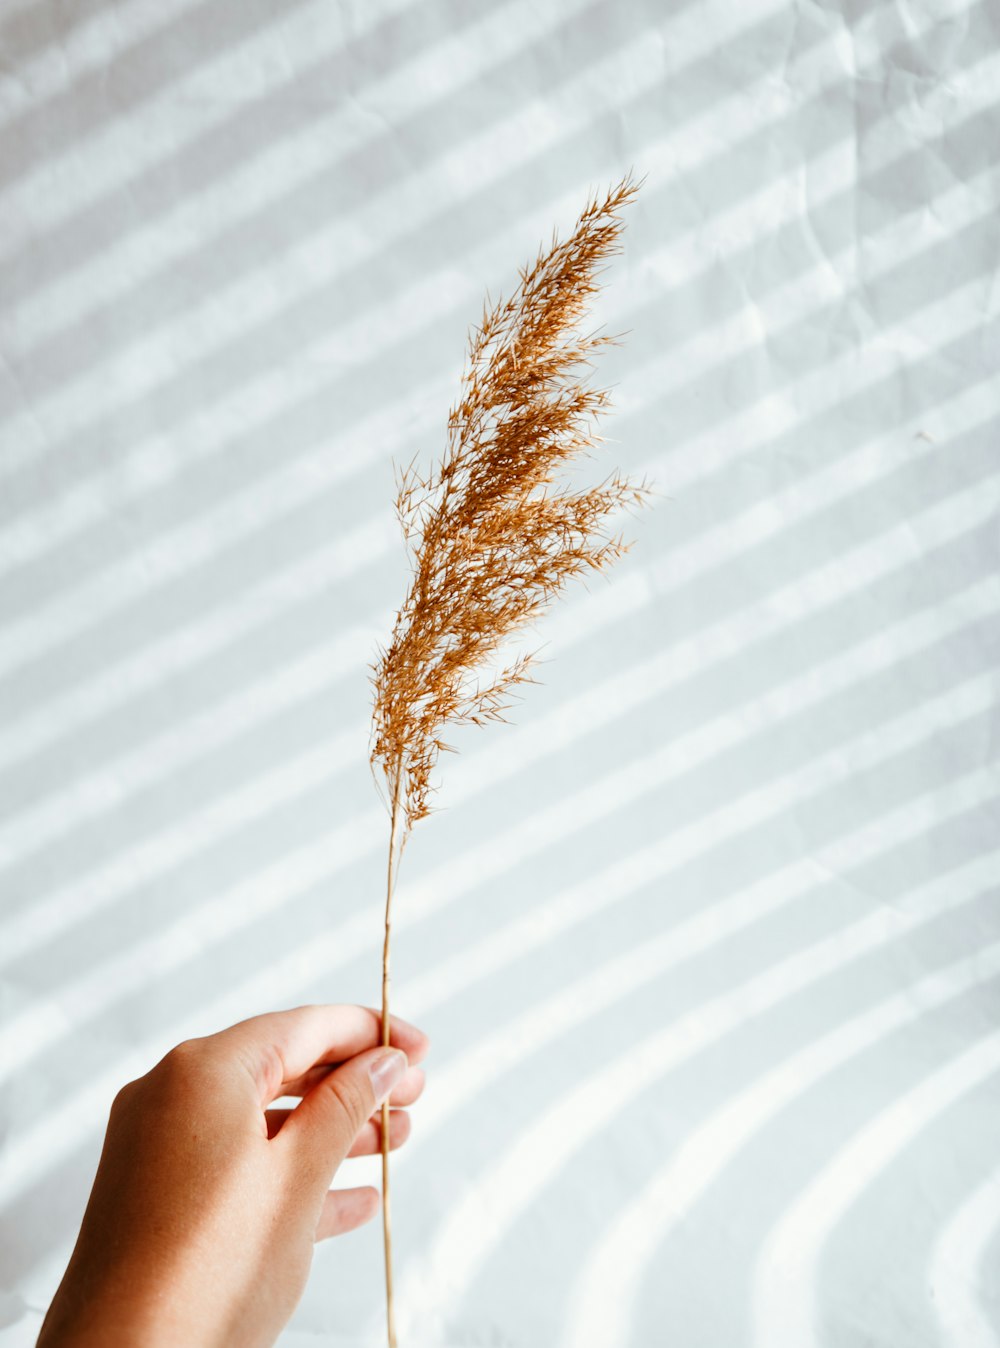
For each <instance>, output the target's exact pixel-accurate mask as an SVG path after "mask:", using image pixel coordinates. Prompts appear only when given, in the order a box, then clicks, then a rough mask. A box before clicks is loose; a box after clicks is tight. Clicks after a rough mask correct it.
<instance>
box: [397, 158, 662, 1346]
mask: <svg viewBox="0 0 1000 1348" xmlns="http://www.w3.org/2000/svg"><path fill="white" fill-rule="evenodd" d="M643 181H644V179H642V180H639V181H638V182H637V181H635V180H634V179H633V178H632V176H631V173H628V174H626V175H625V177H624V178H623V179H622V181H621V182H620V183H619V184H618V185H617V186H616V187H614V188H612V189H611V190H610V191H609V192H608V193H607V195H606V196H605V199H604V200H603V201H602V202H598V200H597V198H596V197H594V198H593V199H592V200H590V201H589V202H588V204H587V206H586V207H585V209H584V211H583V213H582V214H581V215H580V218H579V220H578V222H577V225H576V228H575V229H574V231H573V233H572V234H571V235H570V237H569V238H568V239H567V240H566V241H565V242H564V243H560V242H559V241H558V239H557V238H556V235H555V233H554V232H553V238H552V244H551V246H550V248H549V249H548V251H547V252H542V251H541V250H540V251H539V254H538V257H537V259H536V261H535V262H534V264H533V265H532V266H531V267H530V268H529V267H524V268H522V269H520V272H519V275H520V278H521V280H520V284H519V286H518V287H517V289H516V290H515V292H514V294H513V295H512V296H511V298H510V299H509V300H506V301H504V300H503V299H502V297H501V299H499V300H498V301H497V302H496V304H494V305H493V306H492V307H489V304H488V302H487V304H484V306H483V318H482V322H481V323H480V324H479V326H478V327H475V328H473V329H472V332H471V333H470V337H469V353H468V361H467V365H466V369H465V372H464V374H463V377H462V396H461V400H460V402H459V403H458V404H457V406H455V407H453V408H452V409H451V411H450V412H449V415H448V441H447V448H446V450H445V452H444V454H443V456H442V458H441V461H440V464H439V466H438V467H437V468H436V469H435V470H432V471H430V472H428V473H427V474H426V475H423V474H422V473H420V472H419V471H418V470H417V469H416V468H415V467H414V465H413V464H411V465H410V466H409V467H408V468H406V469H405V470H403V471H402V472H401V473H400V474H398V479H397V486H398V490H397V498H396V511H397V514H398V516H399V521H400V524H401V526H402V529H403V535H404V538H405V540H406V544H407V547H408V550H409V553H410V558H411V563H412V570H413V579H412V582H411V585H410V589H409V593H408V594H407V596H406V598H405V600H404V602H403V605H402V607H401V608H400V609H399V611H398V613H397V615H396V622H395V626H394V627H393V632H392V638H391V640H390V642H389V645H388V647H386V648H381V647H380V648H379V653H378V659H377V661H376V662H375V664H374V665H373V667H372V670H373V673H372V683H373V685H374V703H375V707H374V716H373V724H372V743H371V764H372V769H373V771H374V770H375V769H376V767H380V768H381V769H382V772H383V773H384V775H385V780H386V784H387V787H388V798H387V801H386V803H387V807H388V809H389V813H390V817H391V827H390V837H389V862H388V876H387V883H386V905H385V938H384V944H383V949H382V1039H383V1043H385V1044H388V1043H389V934H390V909H391V904H392V895H393V889H394V885H395V878H396V874H397V872H398V867H399V860H400V857H401V855H402V851H403V846H404V844H405V841H406V838H407V836H408V835H409V832H410V829H411V828H412V827H413V825H414V824H415V823H416V822H417V821H418V820H419V819H422V818H423V817H424V816H425V815H426V814H428V813H429V812H430V810H429V807H428V804H427V798H428V795H429V793H430V792H431V790H432V783H431V773H432V772H433V770H434V766H435V764H436V762H437V759H438V756H439V754H440V753H441V751H442V750H445V749H449V748H450V747H451V746H450V745H448V744H446V743H445V741H444V740H443V739H442V734H443V733H444V730H445V727H446V726H457V725H463V724H464V725H469V724H472V725H482V724H484V722H486V721H494V720H503V719H505V718H504V715H503V713H504V711H505V710H507V708H508V707H509V705H510V702H509V696H510V693H511V690H512V689H513V688H514V687H515V686H516V685H518V684H521V683H525V682H533V680H532V679H531V677H530V675H529V669H530V667H531V662H532V659H533V656H532V655H530V654H522V655H519V656H517V657H516V658H515V659H514V660H513V661H512V662H511V663H509V664H507V665H506V666H505V667H503V668H501V669H500V670H499V671H495V670H494V671H493V672H492V673H488V674H487V677H486V685H485V687H482V686H481V684H480V679H481V678H482V676H483V674H484V672H485V671H488V669H489V662H490V661H491V660H492V658H493V657H494V656H495V655H496V653H497V651H498V650H499V648H500V647H501V645H502V644H503V643H504V642H505V641H506V639H507V638H508V637H509V636H510V635H511V634H512V633H513V632H514V631H515V630H517V629H519V628H521V627H523V626H525V625H526V624H528V623H531V622H532V621H533V620H534V619H535V618H537V617H538V616H539V614H540V613H541V611H542V610H543V609H545V608H546V607H547V606H548V604H549V603H550V602H551V600H552V599H553V598H555V596H556V595H557V594H558V593H559V591H560V590H561V589H562V587H563V586H564V585H565V583H566V582H567V581H568V580H569V579H570V578H571V577H572V576H578V575H580V574H582V573H586V572H589V571H592V570H598V571H599V570H601V569H602V568H603V567H605V566H607V565H608V564H609V563H611V562H613V561H615V560H616V559H617V558H618V557H620V556H621V555H622V554H623V553H624V552H626V551H628V548H629V547H630V546H631V545H630V544H629V543H626V542H625V540H624V539H623V538H622V536H621V535H620V534H615V535H611V536H609V535H607V534H605V533H604V532H602V528H601V526H602V525H604V524H605V522H606V521H607V520H608V518H609V517H610V516H612V515H613V514H615V512H616V511H618V510H619V509H621V508H622V507H625V506H627V505H629V504H631V503H636V504H642V503H643V502H644V500H645V498H646V497H647V496H648V495H649V494H650V488H649V487H648V486H647V485H646V483H645V482H644V481H643V482H642V483H638V484H636V483H632V482H630V481H628V480H627V479H626V478H624V477H622V476H621V475H620V474H619V473H617V472H614V473H612V474H611V475H610V476H608V477H607V478H606V479H605V480H604V481H603V482H601V483H600V484H599V485H598V486H596V487H590V488H586V489H583V490H579V491H571V490H567V489H565V488H564V487H560V486H558V485H557V474H558V473H559V472H560V470H562V469H563V468H565V466H566V465H567V464H569V462H570V461H571V460H573V459H575V458H577V457H579V456H581V455H585V454H587V453H588V451H589V450H590V449H591V448H592V447H593V446H594V445H595V444H596V443H597V442H598V441H600V439H601V437H600V436H597V435H595V434H594V433H593V430H592V429H591V427H590V426H589V425H588V422H589V421H590V420H591V419H592V418H593V417H594V416H595V415H596V414H597V413H599V412H602V411H603V410H605V408H606V407H607V406H608V405H609V395H608V390H606V389H591V388H589V387H587V386H585V385H584V384H583V383H581V382H579V379H578V377H577V376H576V375H575V374H574V371H575V370H576V369H577V368H578V367H579V366H580V365H589V364H591V361H590V360H589V356H590V355H591V354H592V353H593V352H594V351H595V350H596V349H597V348H598V347H600V346H603V345H606V344H614V345H617V344H618V343H617V339H616V338H615V337H608V336H603V335H593V334H592V335H589V336H584V335H581V334H580V333H579V332H578V330H577V324H578V323H579V321H580V320H581V318H583V316H584V315H585V313H586V310H587V306H588V301H589V300H590V298H591V296H592V295H594V294H596V293H597V291H598V290H599V288H600V287H599V285H598V284H597V282H596V280H595V275H596V269H597V264H598V263H599V262H600V261H602V260H603V259H604V258H606V257H608V256H609V255H610V254H612V253H614V252H620V251H621V250H620V248H619V247H618V246H617V245H618V237H619V234H620V233H621V231H622V228H623V225H622V221H621V219H620V217H619V216H618V215H617V214H616V212H617V211H618V209H619V207H621V206H623V205H624V204H626V203H627V202H628V201H630V200H631V198H632V197H633V196H634V195H635V193H636V192H637V191H638V189H639V187H640V186H641V185H642V182H643ZM376 784H377V776H376ZM382 1195H383V1201H382V1221H383V1232H384V1245H385V1275H386V1309H387V1316H388V1339H389V1345H390V1348H396V1335H395V1327H394V1317H393V1301H392V1240H391V1226H390V1213H389V1105H388V1102H386V1103H384V1104H383V1106H382Z"/></svg>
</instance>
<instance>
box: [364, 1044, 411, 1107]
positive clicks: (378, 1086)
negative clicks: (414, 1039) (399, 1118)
mask: <svg viewBox="0 0 1000 1348" xmlns="http://www.w3.org/2000/svg"><path fill="white" fill-rule="evenodd" d="M408 1066H409V1063H408V1061H407V1057H406V1054H405V1053H404V1052H403V1050H402V1049H401V1048H394V1049H391V1050H390V1051H389V1052H388V1053H383V1054H382V1056H381V1057H380V1058H376V1059H375V1060H374V1062H373V1063H372V1064H371V1066H370V1067H369V1068H368V1075H369V1077H371V1083H372V1089H373V1090H374V1091H375V1099H376V1101H377V1102H378V1103H380V1104H381V1102H382V1101H383V1100H384V1099H385V1097H386V1096H387V1095H388V1094H389V1092H390V1091H391V1090H392V1088H393V1086H395V1084H396V1082H397V1081H398V1080H399V1078H400V1077H401V1076H402V1075H403V1073H404V1072H405V1071H406V1069H407V1067H408Z"/></svg>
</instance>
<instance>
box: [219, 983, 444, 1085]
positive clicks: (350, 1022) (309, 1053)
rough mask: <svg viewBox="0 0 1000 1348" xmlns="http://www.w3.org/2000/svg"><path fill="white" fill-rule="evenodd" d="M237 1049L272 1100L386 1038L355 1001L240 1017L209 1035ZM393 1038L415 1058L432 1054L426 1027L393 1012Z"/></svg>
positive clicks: (375, 1015)
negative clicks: (319, 1069) (311, 1073)
mask: <svg viewBox="0 0 1000 1348" xmlns="http://www.w3.org/2000/svg"><path fill="white" fill-rule="evenodd" d="M210 1037H211V1038H212V1039H215V1040H217V1041H218V1042H219V1043H220V1044H226V1045H228V1046H229V1047H230V1048H233V1049H235V1050H236V1051H237V1052H239V1053H240V1055H241V1056H242V1057H243V1060H244V1062H245V1063H246V1064H247V1066H248V1067H249V1068H250V1070H251V1072H252V1073H253V1075H254V1077H255V1079H256V1081H257V1085H258V1089H259V1092H260V1097H261V1101H262V1102H263V1103H264V1104H270V1103H271V1101H272V1100H275V1099H277V1097H278V1096H280V1095H283V1094H286V1093H287V1088H288V1087H290V1086H293V1085H294V1084H295V1083H296V1082H297V1081H299V1079H300V1078H301V1077H303V1076H305V1074H306V1073H307V1072H309V1071H310V1070H311V1069H313V1068H317V1067H324V1066H326V1067H329V1066H333V1064H334V1063H340V1062H343V1061H344V1060H345V1059H347V1058H353V1057H354V1056H355V1054H357V1053H363V1052H364V1051H365V1049H369V1048H375V1047H377V1046H378V1045H379V1044H381V1042H382V1016H381V1014H380V1013H379V1012H378V1011H376V1010H375V1008H374V1007H371V1006H358V1005H356V1004H354V1003H345V1004H333V1005H317V1006H297V1007H294V1008H293V1009H292V1010H290V1011H269V1012H266V1013H265V1014H264V1015H261V1016H251V1017H250V1018H249V1019H248V1020H241V1021H240V1022H239V1023H238V1024H236V1025H231V1026H230V1027H229V1028H228V1029H226V1030H221V1031H220V1032H219V1033H218V1034H216V1035H212V1036H210ZM389 1043H390V1044H391V1045H392V1047H393V1048H401V1049H402V1050H403V1052H404V1053H405V1054H406V1057H407V1060H408V1061H409V1062H410V1063H417V1062H420V1061H421V1060H422V1059H423V1058H425V1057H426V1056H427V1051H428V1049H429V1048H430V1039H429V1038H428V1037H427V1035H426V1034H424V1032H423V1030H418V1029H417V1027H416V1026H415V1025H411V1024H410V1023H409V1022H408V1021H405V1020H402V1019H401V1018H400V1017H399V1016H393V1015H390V1017H389Z"/></svg>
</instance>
